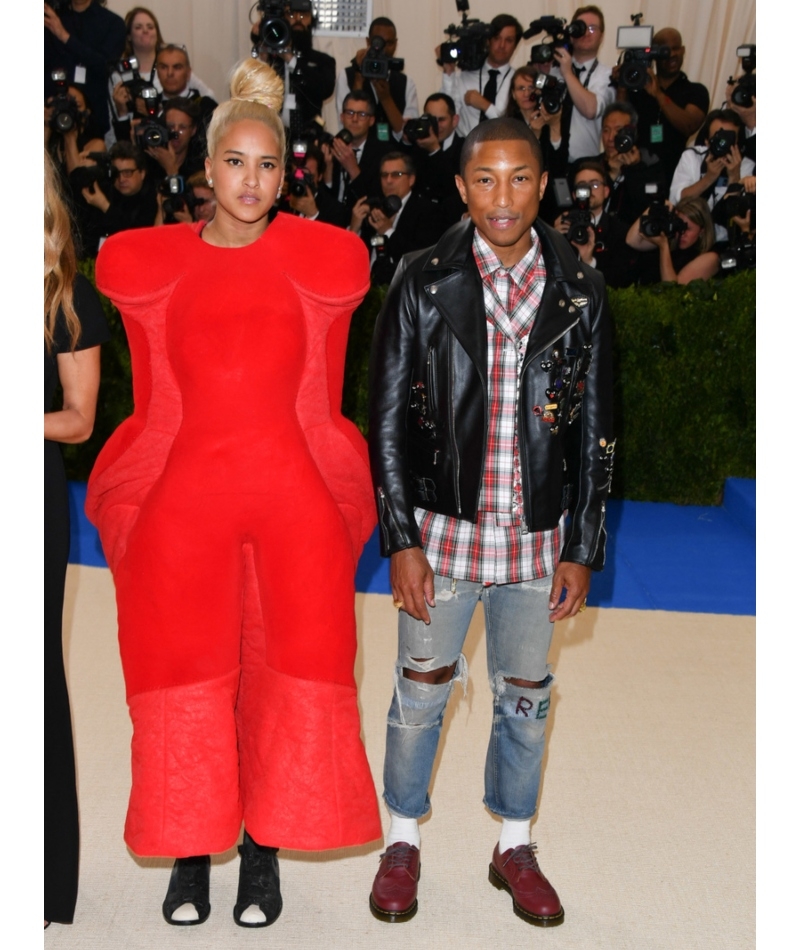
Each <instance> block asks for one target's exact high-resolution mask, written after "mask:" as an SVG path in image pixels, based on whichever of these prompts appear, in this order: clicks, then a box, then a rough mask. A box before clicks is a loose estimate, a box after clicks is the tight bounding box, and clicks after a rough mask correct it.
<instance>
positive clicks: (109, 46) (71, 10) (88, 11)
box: [44, 0, 125, 135]
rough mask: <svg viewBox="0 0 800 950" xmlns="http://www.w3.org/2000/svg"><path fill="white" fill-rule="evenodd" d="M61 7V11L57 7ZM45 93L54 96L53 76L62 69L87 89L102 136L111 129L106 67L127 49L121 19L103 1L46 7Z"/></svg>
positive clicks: (80, 0) (74, 1) (75, 0)
mask: <svg viewBox="0 0 800 950" xmlns="http://www.w3.org/2000/svg"><path fill="white" fill-rule="evenodd" d="M56 7H57V8H58V12H56V10H55V9H54V8H56ZM44 27H45V34H44V90H45V96H51V95H53V94H54V93H55V89H54V86H53V82H52V79H51V73H52V71H53V70H54V69H63V70H65V72H66V73H67V76H68V77H69V78H70V79H72V80H73V81H74V82H75V83H76V84H78V85H83V86H85V87H86V99H87V101H88V103H89V106H90V108H91V110H92V113H93V115H94V117H95V120H96V122H97V125H98V129H99V131H100V134H101V135H105V133H106V132H107V131H108V128H109V119H108V104H107V99H106V83H107V80H108V72H107V66H108V63H110V62H116V60H118V59H119V57H120V55H121V53H122V50H123V48H124V46H125V24H124V22H123V20H122V17H120V16H117V14H116V13H112V12H111V11H110V10H106V8H105V6H104V0H71V2H69V0H67V2H64V0H62V2H60V3H53V4H52V5H51V4H48V3H45V5H44Z"/></svg>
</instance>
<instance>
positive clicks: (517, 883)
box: [489, 844, 564, 927]
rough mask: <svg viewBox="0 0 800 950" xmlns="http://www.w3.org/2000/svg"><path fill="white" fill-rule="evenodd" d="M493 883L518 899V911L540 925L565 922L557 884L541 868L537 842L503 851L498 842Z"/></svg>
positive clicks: (529, 920)
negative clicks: (555, 888) (556, 890)
mask: <svg viewBox="0 0 800 950" xmlns="http://www.w3.org/2000/svg"><path fill="white" fill-rule="evenodd" d="M489 882H490V883H491V884H493V885H494V886H495V887H496V888H497V889H498V890H505V891H508V893H509V894H510V895H511V897H512V900H513V901H514V913H515V914H516V915H517V916H518V917H521V918H522V919H523V920H526V921H527V922H528V923H529V924H535V925H536V926H537V927H556V926H558V924H560V923H563V922H564V908H563V907H562V906H561V901H560V900H559V899H558V894H556V892H555V890H554V888H553V886H552V885H551V884H550V882H549V881H548V880H547V878H546V877H545V876H544V874H542V872H541V871H540V870H539V862H538V861H537V860H536V845H535V844H527V845H525V844H523V845H520V846H519V847H518V848H509V849H508V851H504V852H503V853H502V854H500V851H499V845H495V849H494V854H493V855H492V863H491V864H490V865H489Z"/></svg>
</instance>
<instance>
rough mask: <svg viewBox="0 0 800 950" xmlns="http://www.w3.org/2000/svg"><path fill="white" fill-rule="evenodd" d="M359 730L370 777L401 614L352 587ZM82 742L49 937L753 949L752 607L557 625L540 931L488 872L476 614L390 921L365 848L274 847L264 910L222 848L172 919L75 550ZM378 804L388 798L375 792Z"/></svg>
mask: <svg viewBox="0 0 800 950" xmlns="http://www.w3.org/2000/svg"><path fill="white" fill-rule="evenodd" d="M357 613H358V620H359V627H360V638H361V649H360V652H359V659H358V668H357V676H358V680H359V683H360V690H361V692H360V696H361V707H362V715H363V724H364V736H365V742H366V747H367V752H368V755H369V759H370V762H371V764H372V769H373V774H374V775H375V777H376V779H377V780H378V783H379V790H380V776H381V769H382V755H383V741H384V723H385V716H386V710H387V708H388V704H389V700H390V691H391V683H392V666H393V662H394V649H395V632H394V628H395V623H396V621H395V611H394V609H393V608H392V605H391V600H390V598H389V597H388V596H382V595H370V594H368V595H359V596H358V599H357ZM65 620H66V639H67V647H68V650H67V655H68V676H69V681H70V688H71V693H72V703H73V716H74V727H75V736H76V743H77V754H78V772H79V794H80V803H81V833H82V858H81V882H80V894H79V898H78V908H77V913H76V917H75V923H74V924H73V925H72V926H71V927H65V926H59V925H57V924H54V925H53V926H51V927H50V929H49V930H47V931H46V933H45V945H46V946H48V947H53V948H56V947H57V948H80V950H94V948H98V950H100V948H102V950H116V948H132V950H154V948H157V950H160V948H172V947H181V948H185V947H192V948H198V950H201V948H202V950H204V948H214V950H219V948H226V947H234V946H270V947H276V948H281V950H290V948H303V950H316V948H318V947H324V948H325V950H338V948H346V950H362V948H369V950H372V948H387V950H391V948H401V950H405V948H409V950H411V948H413V950H449V948H459V950H462V948H463V950H473V948H474V950H484V948H485V950H489V948H503V950H506V948H507V950H516V948H523V947H524V948H528V947H531V946H534V945H535V946H545V945H546V946H548V947H552V948H569V950H582V948H585V950H649V948H654V950H655V948H659V950H660V948H664V950H694V948H697V950H717V948H718V950H740V948H742V950H743V948H751V947H754V946H755V881H754V878H755V827H754V825H755V819H754V805H755V776H754V762H755V728H754V716H755V676H754V670H755V619H754V618H753V617H731V616H717V615H708V614H681V613H662V612H655V611H649V612H643V611H631V610H592V609H590V610H588V611H587V612H586V613H585V614H584V615H582V616H581V617H579V618H577V619H576V620H574V621H570V622H568V623H566V624H560V625H559V627H558V628H557V629H556V633H555V637H554V642H553V649H552V652H551V662H552V663H553V666H554V673H555V676H556V684H557V685H556V689H555V690H554V694H553V709H552V712H551V715H550V721H549V724H548V725H549V728H550V729H551V730H552V735H551V739H550V742H549V746H548V755H547V760H546V767H545V774H544V781H543V787H542V795H541V801H540V817H539V819H538V821H537V822H536V824H535V826H534V838H535V840H536V841H537V842H538V844H539V848H540V860H541V865H542V868H543V870H544V871H545V873H546V874H547V876H548V877H549V878H550V880H551V881H552V882H553V884H554V885H555V887H556V888H557V890H558V892H559V895H560V897H561V899H562V902H563V904H564V907H565V912H566V920H565V923H564V924H563V926H561V927H558V928H554V929H550V930H541V929H539V928H534V927H531V926H529V925H528V924H526V923H524V922H523V921H521V920H519V919H518V918H517V917H515V916H514V915H513V913H512V911H511V899H510V897H509V896H508V895H507V894H505V893H504V892H500V891H497V890H495V889H494V888H492V887H491V886H490V885H489V883H488V880H487V871H488V864H489V859H490V856H491V852H492V849H493V847H494V845H495V842H496V840H497V835H498V829H499V823H498V822H496V821H495V820H494V819H493V818H492V816H491V815H490V814H489V813H488V812H487V811H486V809H485V808H484V807H483V805H482V804H481V799H482V794H483V789H482V777H483V758H484V754H485V748H486V739H487V735H488V728H489V723H490V718H491V711H490V691H489V686H488V682H487V677H486V661H485V653H484V644H483V630H482V620H481V616H480V614H477V615H476V618H475V620H474V622H473V625H472V628H471V630H470V635H469V638H468V641H467V648H466V653H467V658H468V660H469V663H470V672H471V677H470V684H469V689H468V693H467V697H466V699H465V700H463V699H461V698H460V693H459V692H456V693H455V694H454V700H453V701H451V708H450V709H449V711H448V718H447V722H446V732H445V736H446V743H443V749H442V754H441V756H440V760H439V762H438V764H437V769H436V773H435V779H434V787H433V793H432V798H433V810H432V814H431V816H430V817H429V819H428V820H426V821H425V822H424V824H423V825H422V839H423V844H422V864H423V869H422V880H421V888H420V897H419V902H420V909H419V912H418V914H417V916H416V917H415V918H414V919H413V920H412V921H409V922H408V923H405V924H396V925H390V924H383V923H380V922H379V921H377V920H375V919H374V918H373V917H372V916H371V915H370V913H369V908H368V906H367V895H368V893H369V888H370V885H371V882H372V876H373V874H374V872H375V870H376V868H377V862H378V855H379V853H380V851H381V847H380V845H379V844H376V845H375V846H374V847H369V848H363V849H359V850H358V851H357V852H352V851H351V852H347V853H344V852H343V853H337V854H334V855H326V856H307V855H301V854H298V853H295V852H281V878H282V890H283V895H284V910H283V914H282V916H281V917H280V919H279V920H278V921H277V922H276V923H275V925H274V926H272V927H270V928H267V929H264V930H243V929H241V928H239V927H236V926H235V924H234V923H233V919H232V917H231V910H232V907H233V903H234V901H235V895H236V882H237V873H238V860H237V859H236V856H235V851H233V850H232V851H230V852H228V853H226V854H224V855H220V856H218V857H216V858H215V859H214V866H213V868H212V881H211V904H212V910H211V917H210V918H209V920H208V921H207V922H206V923H205V924H204V925H202V926H201V927H189V928H178V927H169V926H168V925H167V924H166V923H165V922H164V921H163V919H162V917H161V901H162V900H163V897H164V893H165V890H166V886H167V880H168V877H169V867H170V864H171V862H168V861H161V860H158V861H156V860H140V859H137V858H134V857H133V856H132V855H131V854H130V853H129V852H128V850H127V849H126V847H125V845H124V843H123V841H122V826H123V821H124V815H125V807H126V802H127V794H128V783H129V777H130V772H129V762H128V752H129V748H128V746H129V741H130V724H129V720H128V715H127V708H126V706H125V700H124V691H123V684H122V675H121V671H120V664H119V656H118V653H117V644H116V626H115V607H114V594H113V585H112V582H111V577H110V574H109V572H108V571H107V570H106V569H101V568H92V567H79V566H75V565H70V567H69V574H68V580H67V602H66V611H65ZM384 811H385V810H384Z"/></svg>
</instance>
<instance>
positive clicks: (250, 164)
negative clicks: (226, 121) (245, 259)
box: [206, 119, 283, 224]
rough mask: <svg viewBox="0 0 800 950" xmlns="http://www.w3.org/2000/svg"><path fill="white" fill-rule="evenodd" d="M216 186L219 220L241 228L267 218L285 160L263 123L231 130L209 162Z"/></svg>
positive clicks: (249, 121)
mask: <svg viewBox="0 0 800 950" xmlns="http://www.w3.org/2000/svg"><path fill="white" fill-rule="evenodd" d="M206 177H207V178H210V179H211V180H212V181H213V183H214V194H215V196H216V199H217V212H216V217H217V218H218V219H221V218H222V217H228V218H230V219H233V220H235V221H237V222H239V223H241V224H255V223H256V222H258V221H260V220H261V219H262V218H266V216H267V213H268V212H269V209H270V208H271V207H272V206H273V205H274V204H275V201H276V200H277V196H278V190H279V188H280V186H281V182H282V181H283V156H282V155H281V152H280V150H279V148H278V142H277V139H276V138H275V135H274V133H273V132H272V130H271V129H270V128H268V127H267V126H266V125H264V123H263V122H258V121H256V120H254V119H244V120H242V121H241V122H236V123H235V124H233V125H231V126H229V128H228V130H227V132H225V134H224V135H223V136H222V138H221V139H220V140H219V142H218V143H217V148H216V151H215V152H214V157H213V158H207V159H206Z"/></svg>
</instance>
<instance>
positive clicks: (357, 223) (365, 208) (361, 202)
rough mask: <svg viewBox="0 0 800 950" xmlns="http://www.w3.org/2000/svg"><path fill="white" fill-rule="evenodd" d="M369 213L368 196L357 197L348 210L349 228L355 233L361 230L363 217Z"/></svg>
mask: <svg viewBox="0 0 800 950" xmlns="http://www.w3.org/2000/svg"><path fill="white" fill-rule="evenodd" d="M368 214H369V198H359V199H358V201H357V202H356V203H355V204H354V205H353V210H352V211H351V212H350V230H351V231H355V232H356V234H358V232H359V231H360V230H361V225H362V223H363V221H364V218H366V216H367V215H368Z"/></svg>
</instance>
